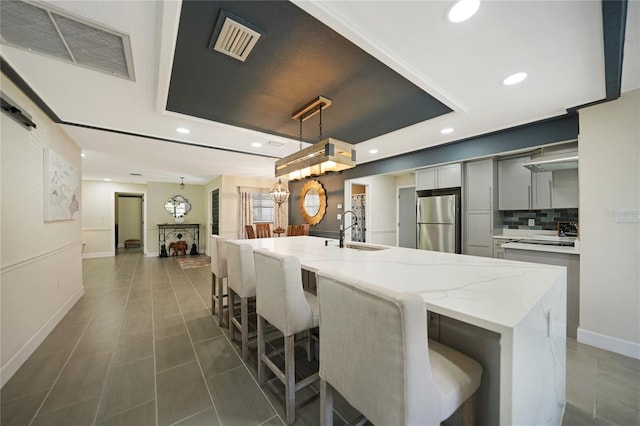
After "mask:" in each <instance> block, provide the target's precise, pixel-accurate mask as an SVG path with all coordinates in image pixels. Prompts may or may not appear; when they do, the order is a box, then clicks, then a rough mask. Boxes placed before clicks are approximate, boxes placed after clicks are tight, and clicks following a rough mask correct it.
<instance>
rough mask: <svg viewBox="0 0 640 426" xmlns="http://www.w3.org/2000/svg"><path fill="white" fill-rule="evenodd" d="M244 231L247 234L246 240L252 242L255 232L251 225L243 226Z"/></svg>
mask: <svg viewBox="0 0 640 426" xmlns="http://www.w3.org/2000/svg"><path fill="white" fill-rule="evenodd" d="M244 229H245V231H246V232H247V238H248V239H250V240H253V239H255V238H256V232H255V231H254V230H253V225H245V226H244Z"/></svg>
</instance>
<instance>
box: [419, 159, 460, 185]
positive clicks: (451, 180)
mask: <svg viewBox="0 0 640 426" xmlns="http://www.w3.org/2000/svg"><path fill="white" fill-rule="evenodd" d="M461 184H462V173H461V166H460V163H454V164H447V165H445V166H438V167H429V168H427V169H420V170H416V191H420V190H425V189H442V188H457V187H460V186H461Z"/></svg>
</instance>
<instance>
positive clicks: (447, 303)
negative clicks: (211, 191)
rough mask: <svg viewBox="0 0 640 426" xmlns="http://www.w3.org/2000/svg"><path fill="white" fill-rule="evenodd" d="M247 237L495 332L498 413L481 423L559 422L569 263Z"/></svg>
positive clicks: (491, 375)
mask: <svg viewBox="0 0 640 426" xmlns="http://www.w3.org/2000/svg"><path fill="white" fill-rule="evenodd" d="M244 241H245V242H247V243H249V244H251V245H252V246H253V248H254V249H267V250H271V251H274V252H277V253H280V254H285V255H293V256H296V257H298V258H299V259H300V263H301V265H302V267H303V268H304V269H306V270H308V271H312V272H317V271H320V270H334V271H339V272H340V273H341V274H343V275H345V276H347V277H352V278H354V279H359V280H362V281H365V282H368V283H370V284H372V285H377V286H381V287H386V288H389V289H393V290H395V291H410V292H415V293H418V294H420V295H421V296H422V299H423V300H424V302H425V309H427V310H428V311H430V312H434V313H437V314H439V315H443V316H445V317H447V318H451V319H452V320H454V321H456V322H457V323H459V324H462V325H465V324H468V325H469V326H471V327H477V328H479V329H483V330H487V331H488V332H491V333H494V334H495V335H496V336H498V339H497V340H496V343H495V344H494V346H495V348H493V349H491V348H487V349H486V350H487V351H488V353H491V354H496V355H494V356H493V358H495V357H496V356H497V357H499V360H496V359H493V360H492V361H493V362H495V363H496V364H497V365H498V366H499V371H498V372H492V371H491V369H486V368H485V366H484V365H483V368H485V374H483V377H482V380H483V384H482V386H483V387H485V389H489V395H487V398H488V404H489V406H493V407H497V413H495V412H494V413H491V411H492V410H487V411H485V414H484V416H480V418H479V419H478V424H501V425H525V424H528V425H532V424H535V425H559V424H560V423H561V419H562V414H563V410H564V405H565V376H566V374H565V371H566V346H565V326H566V325H565V323H566V271H565V269H564V268H561V267H556V266H548V265H539V264H532V263H522V262H513V261H506V260H502V259H491V258H481V257H474V256H463V255H455V254H449V253H439V252H431V251H424V250H415V249H407V248H400V247H387V246H372V245H367V244H361V243H358V244H357V245H356V244H354V243H351V245H350V246H349V243H348V246H347V247H346V248H342V249H341V248H339V247H338V242H337V241H336V240H331V239H325V238H318V237H307V236H304V237H287V238H268V239H254V240H244ZM321 344H322V343H321ZM463 346H464V345H463ZM457 349H459V350H463V348H457ZM463 351H464V350H463ZM471 355H472V354H471ZM363 356H366V354H363ZM476 358H477V357H476ZM495 382H497V383H495Z"/></svg>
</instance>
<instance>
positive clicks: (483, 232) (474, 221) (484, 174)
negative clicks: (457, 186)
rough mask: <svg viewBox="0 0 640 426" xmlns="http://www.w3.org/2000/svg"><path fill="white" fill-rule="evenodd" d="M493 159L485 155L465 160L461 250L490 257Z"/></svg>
mask: <svg viewBox="0 0 640 426" xmlns="http://www.w3.org/2000/svg"><path fill="white" fill-rule="evenodd" d="M495 181H496V162H495V160H494V159H492V158H489V159H485V160H479V161H470V162H468V163H465V179H464V204H463V209H464V212H465V214H464V217H465V221H464V225H463V227H464V232H463V233H464V247H465V250H464V253H465V254H469V255H472V256H484V257H493V230H494V221H495V217H496V216H495V214H496V212H495V206H496V191H495V186H496V185H495V184H496V182H495Z"/></svg>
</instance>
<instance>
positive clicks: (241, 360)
mask: <svg viewBox="0 0 640 426" xmlns="http://www.w3.org/2000/svg"><path fill="white" fill-rule="evenodd" d="M187 279H188V280H189V282H190V283H191V286H192V287H193V288H194V290H195V286H194V285H193V282H192V281H191V278H189V277H187ZM228 286H229V284H228V281H227V291H228ZM212 291H213V289H212ZM196 294H197V295H198V297H199V298H200V301H201V302H202V303H203V304H204V305H205V307H206V306H207V304H206V303H205V302H204V300H202V296H201V295H200V293H199V292H198V291H196ZM208 310H209V309H208V308H207V311H208ZM211 316H212V317H213V320H214V321H215V322H216V324H218V320H217V319H216V316H215V315H213V312H212V313H211ZM223 316H224V315H223ZM218 327H220V330H221V331H222V335H223V336H224V338H225V339H226V340H227V343H229V345H230V346H231V349H232V350H233V351H234V352H235V353H236V356H238V358H240V362H241V363H242V365H243V366H244V368H245V370H246V371H247V373H248V374H249V377H251V379H252V380H253V382H254V383H255V384H256V386H257V387H258V390H259V391H260V392H261V393H262V395H263V396H264V398H265V399H266V401H267V403H268V404H269V406H270V407H271V408H272V409H273V411H274V413H275V415H276V417H278V418H279V419H280V421H281V422H282V424H286V423H285V421H284V420H282V418H281V417H280V414H278V410H277V409H276V407H275V406H274V405H273V403H272V402H271V400H270V399H269V397H268V396H267V394H266V392H265V391H264V389H263V388H262V386H260V384H259V383H258V381H257V380H256V379H255V377H253V374H251V370H249V366H248V365H247V363H246V362H245V361H244V360H243V359H242V355H240V354H239V353H238V350H236V348H235V347H234V346H233V343H232V342H231V340H230V339H229V337H228V336H227V335H226V334H225V333H224V329H223V328H222V326H220V324H218ZM205 382H206V380H205ZM207 388H208V387H207ZM271 418H273V417H271ZM220 424H221V425H222V423H220Z"/></svg>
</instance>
